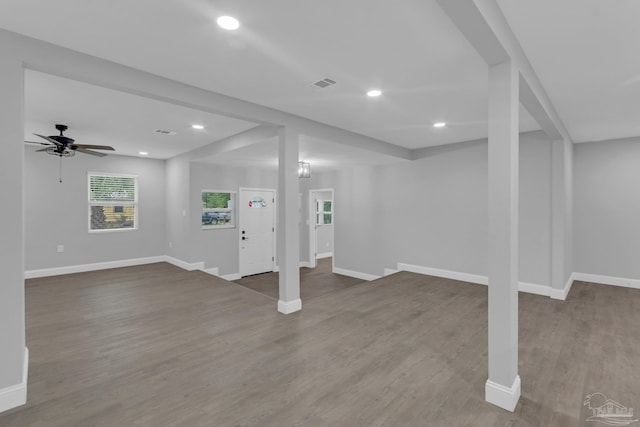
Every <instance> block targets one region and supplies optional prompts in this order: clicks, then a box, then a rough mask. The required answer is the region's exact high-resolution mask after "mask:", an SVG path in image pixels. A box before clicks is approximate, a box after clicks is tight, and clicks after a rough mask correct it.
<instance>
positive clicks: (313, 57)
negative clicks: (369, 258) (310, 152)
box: [0, 0, 640, 162]
mask: <svg viewBox="0 0 640 427" xmlns="http://www.w3.org/2000/svg"><path fill="white" fill-rule="evenodd" d="M498 2H499V4H500V6H501V7H502V8H503V9H504V11H505V14H506V16H507V18H508V20H509V22H510V24H511V25H512V27H513V30H514V32H515V34H516V36H517V37H518V38H519V39H520V41H521V44H522V46H523V48H524V50H525V53H526V54H527V55H528V56H529V58H530V59H531V62H532V64H533V67H534V69H535V70H536V72H538V73H539V76H540V79H541V80H542V83H543V85H544V86H545V88H546V90H547V92H548V94H549V96H550V98H551V99H552V101H553V102H554V104H555V105H556V107H557V109H558V111H559V114H560V117H561V119H562V120H563V121H564V122H565V125H566V126H567V128H568V130H569V132H570V133H571V135H572V136H573V137H574V138H576V139H578V140H590V139H605V138H610V137H611V138H613V137H619V136H630V135H638V134H640V127H639V126H638V125H637V124H636V122H635V121H634V120H632V116H633V114H634V112H637V111H638V102H640V101H638V100H640V97H639V96H638V95H640V93H638V91H640V67H638V66H637V65H640V62H639V61H640V59H638V57H637V56H636V57H634V58H631V57H632V56H633V52H634V49H632V47H635V46H632V45H633V44H634V41H637V40H639V39H640V38H639V37H638V36H639V35H640V34H639V33H638V31H640V30H638V29H637V28H635V23H632V21H631V20H632V17H634V16H635V17H637V16H640V14H639V13H638V12H639V10H638V5H637V2H633V1H629V0H616V2H606V6H607V7H608V9H606V8H605V2H602V1H594V0H586V1H582V0H580V1H578V0H565V1H563V2H551V1H550V0H542V1H538V0H537V1H532V0H530V1H518V2H511V1H503V0H498ZM612 9H614V10H612ZM596 12H597V13H598V14H596ZM220 14H231V15H234V16H236V17H238V18H239V19H240V21H241V28H240V30H238V31H237V32H235V33H230V32H225V31H223V30H221V29H219V28H218V27H217V25H216V24H215V18H216V17H217V16H218V15H220ZM541 26H543V27H544V31H541V30H540V28H541ZM0 27H1V28H5V29H8V30H11V31H15V32H18V33H21V34H25V35H28V36H32V37H35V38H39V39H42V40H46V41H49V42H51V43H54V44H58V45H61V46H65V47H68V48H71V49H75V50H78V51H81V52H84V53H87V54H91V55H95V56H99V57H102V58H106V59H109V60H112V61H115V62H118V63H121V64H125V65H128V66H131V67H134V68H138V69H141V70H145V71H149V72H152V73H154V74H158V75H161V76H164V77H168V78H171V79H174V80H178V81H181V82H184V83H188V84H191V85H195V86H198V87H202V88H205V89H209V90H212V91H215V92H219V93H223V94H227V95H230V96H233V97H236V98H240V99H244V100H247V101H251V102H255V103H258V104H261V105H265V106H269V107H273V108H277V109H280V110H283V111H286V112H289V113H293V114H296V115H300V116H304V117H307V118H310V119H313V120H316V121H320V122H323V123H327V124H330V125H334V126H338V127H341V128H344V129H347V130H350V131H353V132H357V133H361V134H364V135H367V136H371V137H374V138H377V139H381V140H384V141H387V142H390V143H392V144H397V145H400V146H403V147H407V148H419V147H425V146H433V145H441V144H446V143H453V142H460V141H466V140H471V139H477V138H483V137H486V136H487V67H486V64H485V63H484V61H483V60H482V59H481V58H480V57H479V56H478V54H477V53H476V52H475V50H474V49H473V48H472V47H471V46H470V45H469V43H468V42H467V41H466V40H465V39H464V37H463V36H462V35H461V34H460V32H459V31H458V29H457V28H456V27H454V25H453V24H452V23H451V22H450V20H449V18H448V17H447V16H446V15H445V14H444V13H443V11H442V10H441V9H440V7H439V6H438V5H437V3H436V2H435V1H434V0H404V1H402V2H389V1H383V0H350V1H348V2H344V1H337V0H326V1H323V2H308V1H299V0H270V1H242V0H189V1H187V0H163V1H162V2H158V1H154V0H137V1H135V2H131V1H125V0H112V1H109V2H87V1H86V0H58V1H55V2H51V1H47V0H3V1H2V2H0ZM591 28H595V29H597V30H591ZM633 35H635V36H636V37H635V38H634V37H632V36H633ZM607 45H608V46H607ZM607 47H609V49H606V48H607ZM33 75H34V76H36V77H33V76H30V75H27V89H26V90H27V105H26V118H27V123H28V126H29V127H28V128H27V129H26V132H29V133H30V132H38V133H46V134H51V133H53V124H54V123H57V122H60V121H63V122H65V124H69V125H70V131H69V135H70V136H72V137H74V138H76V139H77V140H78V141H80V140H81V138H82V141H83V142H84V141H86V142H90V143H108V144H110V145H114V146H116V148H117V149H118V151H119V152H120V153H123V154H125V153H129V152H130V153H137V151H140V150H144V151H149V152H150V153H153V154H152V155H155V156H156V157H158V158H166V157H169V156H171V155H173V154H172V153H171V152H170V151H168V150H169V149H168V148H167V147H166V146H165V145H164V144H162V143H161V142H159V141H161V139H158V138H159V137H163V135H155V134H152V135H151V136H148V135H147V132H152V131H153V130H155V129H156V128H170V127H173V128H174V129H169V130H177V131H178V132H179V135H182V136H184V138H178V139H180V145H173V147H172V149H176V148H177V149H183V148H184V149H185V151H187V150H186V149H187V148H189V147H191V146H193V147H196V146H199V145H202V144H204V143H207V142H211V141H213V140H215V139H216V138H220V137H224V136H226V135H228V134H229V133H230V132H235V131H236V130H238V131H240V130H243V129H247V128H248V127H251V126H253V124H251V123H247V122H242V121H239V120H232V119H227V118H222V117H220V116H215V115H211V114H208V113H202V112H197V111H193V110H189V109H186V108H182V107H176V106H173V105H169V104H162V103H159V102H157V101H151V100H148V99H142V98H139V99H138V100H135V101H134V100H133V99H134V98H136V97H135V96H133V95H125V94H118V93H114V92H113V91H109V90H107V89H101V88H93V89H89V88H88V87H87V85H84V84H81V83H77V82H68V81H67V82H64V84H63V83H61V81H62V79H57V78H54V77H50V76H39V78H38V77H37V73H33ZM324 77H330V78H332V79H334V80H336V81H337V82H338V83H337V84H336V85H335V86H332V87H330V88H328V89H324V90H323V89H317V88H316V87H314V86H312V83H313V82H314V81H316V80H319V79H322V78H324ZM38 80H40V83H41V84H40V86H39V87H38V88H35V86H34V87H30V86H31V85H32V84H33V85H36V84H37V81H38ZM47 81H48V82H49V87H47V84H46V82H47ZM74 87H75V89H74ZM373 87H376V88H380V89H381V90H383V92H384V93H383V95H382V96H381V97H379V98H375V99H371V98H367V97H366V96H365V94H364V93H365V92H366V90H368V89H370V88H373ZM36 89H37V90H36ZM56 91H59V92H63V95H62V96H63V97H62V98H59V97H56V96H45V95H44V94H46V93H51V94H53V93H55V92H56ZM85 92H86V93H89V92H91V97H89V98H87V97H85V96H84V94H85ZM41 94H42V95H41ZM53 99H56V100H57V99H64V102H55V101H52V100H53ZM59 117H60V118H59ZM197 119H199V120H202V121H207V120H209V122H207V123H210V125H208V126H207V131H208V132H210V134H207V135H203V134H199V135H198V134H194V133H193V132H192V131H191V130H190V129H188V126H189V125H190V124H191V122H192V121H193V120H197ZM437 121H446V122H447V123H448V125H447V127H446V128H442V129H434V128H433V127H432V124H433V123H434V122H437ZM30 126H33V127H30ZM36 126H37V128H36ZM49 127H50V129H51V131H48V129H49ZM520 128H521V130H522V131H529V130H534V129H538V128H539V127H538V125H537V124H536V123H535V122H534V120H533V119H532V118H531V117H530V116H529V114H528V113H527V112H526V111H524V112H521V126H520ZM35 129H37V130H35ZM214 129H215V130H214ZM117 138H119V139H120V140H119V141H117V142H116V139H117ZM165 138H168V137H165ZM174 138H175V137H174ZM142 141H144V142H145V144H147V145H146V146H144V147H143V145H142ZM304 144H306V145H309V146H314V145H318V144H320V145H322V144H326V142H324V141H322V142H320V141H317V140H314V141H311V140H307V142H305V143H304ZM117 145H119V146H117ZM147 147H151V148H147ZM161 147H164V148H161ZM326 147H328V148H330V149H331V150H330V151H331V153H333V154H334V157H340V150H346V148H345V147H343V146H341V145H338V144H329V145H326ZM156 148H157V150H156ZM256 149H257V150H259V148H256ZM246 150H249V149H246ZM246 150H245V151H246ZM325 151H327V150H325ZM336 153H337V155H336ZM245 154H247V153H245ZM352 154H353V153H352ZM360 154H362V155H361V156H358V158H360V159H362V158H363V156H365V157H366V154H363V153H360ZM229 157H233V156H231V155H229ZM389 160H391V158H389ZM364 161H371V162H377V161H380V158H379V156H378V155H373V157H372V158H371V159H368V160H364Z"/></svg>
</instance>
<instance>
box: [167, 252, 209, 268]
mask: <svg viewBox="0 0 640 427" xmlns="http://www.w3.org/2000/svg"><path fill="white" fill-rule="evenodd" d="M163 261H165V262H168V263H169V264H173V265H175V266H176V267H180V268H182V269H183V270H187V271H194V270H202V271H205V268H204V261H200V262H193V263H188V262H186V261H183V260H181V259H178V258H174V257H170V256H168V255H165V256H164V257H163Z"/></svg>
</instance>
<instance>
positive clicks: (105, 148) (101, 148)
mask: <svg viewBox="0 0 640 427" xmlns="http://www.w3.org/2000/svg"><path fill="white" fill-rule="evenodd" d="M71 148H73V149H74V150H75V149H76V148H88V149H90V150H109V151H116V150H115V149H114V148H113V147H110V146H108V145H91V144H73V145H71Z"/></svg>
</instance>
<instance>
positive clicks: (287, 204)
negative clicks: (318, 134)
mask: <svg viewBox="0 0 640 427" xmlns="http://www.w3.org/2000/svg"><path fill="white" fill-rule="evenodd" d="M278 138H279V141H278V192H279V195H278V252H277V258H278V266H279V268H280V273H279V285H280V298H279V300H278V311H279V312H280V313H284V314H289V313H293V312H295V311H299V310H301V309H302V300H300V267H299V261H300V241H299V233H300V231H299V227H298V221H299V218H298V214H299V213H298V186H299V185H298V184H299V183H298V180H299V178H298V144H299V141H298V140H299V135H298V134H297V133H296V132H295V131H293V130H292V129H290V128H288V127H283V128H281V129H280V130H279V131H278Z"/></svg>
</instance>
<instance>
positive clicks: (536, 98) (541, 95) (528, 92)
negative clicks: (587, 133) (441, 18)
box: [437, 0, 571, 141]
mask: <svg viewBox="0 0 640 427" xmlns="http://www.w3.org/2000/svg"><path fill="white" fill-rule="evenodd" d="M437 2H438V4H439V5H440V7H441V8H442V10H444V12H445V13H446V14H447V15H448V16H449V18H450V19H451V20H452V21H453V23H454V24H455V25H456V26H457V27H458V29H459V30H460V31H461V32H462V34H463V35H464V36H465V37H466V38H467V40H468V41H469V43H470V44H471V45H472V46H473V47H474V48H475V49H476V51H477V52H478V54H479V55H480V56H481V57H482V58H483V59H484V60H485V61H486V62H487V65H489V66H492V65H496V64H499V63H501V62H504V61H506V60H508V59H511V60H512V61H513V62H514V63H515V64H516V66H517V67H518V69H519V71H520V77H521V78H520V93H521V96H520V103H521V104H522V105H523V106H524V107H525V108H526V109H527V111H528V112H529V113H530V114H531V115H532V116H533V118H534V119H536V121H537V122H538V124H539V125H540V127H542V129H543V130H544V131H545V133H547V135H548V136H549V137H550V138H552V139H566V140H569V141H571V136H570V135H569V132H568V131H567V129H566V128H565V127H564V124H563V123H562V120H561V119H560V116H559V115H558V113H557V111H556V109H555V107H554V106H553V103H552V102H551V100H550V99H549V96H548V95H547V93H546V91H545V90H544V87H543V86H542V83H541V82H540V79H538V76H537V75H536V73H535V71H534V69H533V67H532V66H531V63H530V62H529V59H528V58H527V56H526V55H525V53H524V51H523V50H522V47H521V46H520V43H519V42H518V40H517V39H516V36H515V34H514V33H513V31H512V30H511V27H510V26H509V23H508V22H507V19H506V17H505V16H504V14H503V13H502V10H501V9H500V7H499V6H498V3H497V2H496V1H495V0H437Z"/></svg>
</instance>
